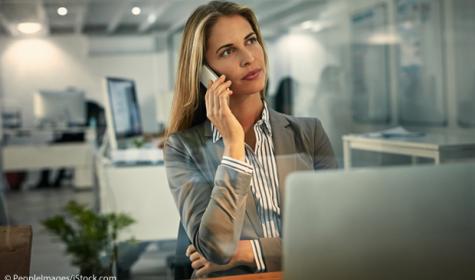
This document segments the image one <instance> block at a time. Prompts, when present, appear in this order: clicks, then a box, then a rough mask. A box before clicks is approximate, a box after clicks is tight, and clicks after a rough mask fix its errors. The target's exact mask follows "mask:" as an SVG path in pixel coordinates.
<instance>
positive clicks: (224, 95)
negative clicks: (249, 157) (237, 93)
mask: <svg viewBox="0 0 475 280" xmlns="http://www.w3.org/2000/svg"><path fill="white" fill-rule="evenodd" d="M225 78H226V77H225V76H224V75H221V77H219V78H218V79H217V80H216V81H214V82H212V81H210V82H209V83H208V90H207V91H206V95H205V101H206V112H207V117H208V119H209V120H210V121H211V122H212V123H213V125H214V126H215V127H216V128H217V129H218V131H219V133H220V134H221V136H222V137H223V141H224V155H225V156H229V157H232V158H235V159H238V160H244V159H245V152H244V130H243V128H242V126H241V124H240V123H239V121H238V120H237V119H236V117H235V116H234V114H233V113H232V112H231V109H230V108H229V96H230V95H232V94H233V92H232V91H231V90H230V89H229V87H230V86H231V83H232V82H231V81H225Z"/></svg>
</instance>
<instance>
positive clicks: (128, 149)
mask: <svg viewBox="0 0 475 280" xmlns="http://www.w3.org/2000/svg"><path fill="white" fill-rule="evenodd" d="M104 99H105V111H106V122H107V136H108V141H109V145H110V151H111V152H110V155H111V159H112V161H113V162H120V163H137V162H146V163H153V162H161V161H163V152H162V150H160V149H158V148H157V147H156V146H155V145H154V144H153V143H152V142H144V141H143V130H142V121H141V116H140V106H139V102H138V99H137V92H136V87H135V82H134V81H133V80H132V79H126V78H114V77H106V78H105V79H104Z"/></svg>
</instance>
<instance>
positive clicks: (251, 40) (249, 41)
mask: <svg viewBox="0 0 475 280" xmlns="http://www.w3.org/2000/svg"><path fill="white" fill-rule="evenodd" d="M247 42H248V44H250V45H251V44H254V43H255V42H257V38H256V37H252V38H249V39H247Z"/></svg>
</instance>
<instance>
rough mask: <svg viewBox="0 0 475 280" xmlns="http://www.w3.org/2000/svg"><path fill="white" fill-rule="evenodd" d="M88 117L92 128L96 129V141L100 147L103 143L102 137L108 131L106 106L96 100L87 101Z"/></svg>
mask: <svg viewBox="0 0 475 280" xmlns="http://www.w3.org/2000/svg"><path fill="white" fill-rule="evenodd" d="M86 119H87V122H88V126H89V128H91V129H95V130H96V132H95V134H96V135H95V136H96V139H95V142H96V146H97V147H99V146H101V144H102V138H103V137H104V133H105V131H106V115H105V111H104V107H102V106H101V105H100V104H98V103H97V102H95V101H92V100H87V101H86Z"/></svg>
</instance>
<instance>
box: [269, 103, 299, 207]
mask: <svg viewBox="0 0 475 280" xmlns="http://www.w3.org/2000/svg"><path fill="white" fill-rule="evenodd" d="M269 112H270V123H271V126H272V141H273V143H274V155H275V163H276V165H277V176H278V178H279V190H280V197H279V202H280V206H281V210H283V204H284V192H285V179H286V178H287V175H288V174H289V173H290V172H292V171H295V170H297V167H298V166H297V156H298V151H297V147H296V145H295V135H294V131H293V130H292V129H291V126H290V123H289V121H288V119H287V118H285V117H284V116H283V115H282V114H280V113H278V112H276V111H274V110H269Z"/></svg>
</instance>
